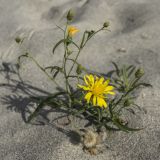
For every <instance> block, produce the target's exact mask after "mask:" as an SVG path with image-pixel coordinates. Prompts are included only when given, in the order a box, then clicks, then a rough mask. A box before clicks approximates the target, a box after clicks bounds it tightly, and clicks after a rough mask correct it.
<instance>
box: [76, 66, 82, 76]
mask: <svg viewBox="0 0 160 160" xmlns="http://www.w3.org/2000/svg"><path fill="white" fill-rule="evenodd" d="M82 70H83V67H82V65H80V64H79V65H78V66H77V69H76V73H77V74H78V75H79V74H81V73H82Z"/></svg>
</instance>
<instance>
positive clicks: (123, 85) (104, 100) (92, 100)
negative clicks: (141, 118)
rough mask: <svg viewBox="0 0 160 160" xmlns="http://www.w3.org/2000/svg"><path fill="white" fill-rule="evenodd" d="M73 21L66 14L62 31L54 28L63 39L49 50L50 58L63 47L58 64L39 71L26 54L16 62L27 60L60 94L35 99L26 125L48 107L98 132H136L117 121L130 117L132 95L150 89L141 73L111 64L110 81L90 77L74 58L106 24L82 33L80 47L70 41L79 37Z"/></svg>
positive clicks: (87, 70) (122, 121)
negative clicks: (79, 119) (60, 81)
mask: <svg viewBox="0 0 160 160" xmlns="http://www.w3.org/2000/svg"><path fill="white" fill-rule="evenodd" d="M73 19H74V14H73V12H72V11H71V10H70V11H69V12H68V13H67V16H66V25H65V27H64V28H61V27H59V26H58V28H59V29H60V30H61V31H62V32H63V37H62V39H60V40H59V41H58V42H57V44H55V46H54V47H53V51H52V54H56V53H55V51H56V49H57V47H58V46H60V45H62V46H63V47H64V54H63V61H62V62H63V63H62V64H59V65H54V64H53V66H46V67H42V66H41V65H40V64H39V63H38V62H37V60H36V59H35V58H33V57H32V55H31V54H30V53H28V52H26V53H25V54H23V55H21V56H20V57H19V58H18V62H19V64H20V62H21V58H22V57H26V58H30V59H31V60H32V61H33V62H34V63H35V64H36V65H37V66H38V67H39V68H40V70H41V71H42V72H44V74H46V75H47V76H48V78H49V79H50V80H51V81H53V83H54V84H55V85H56V86H57V87H60V88H61V91H53V94H51V95H49V96H48V97H45V98H40V97H36V99H37V100H38V104H37V108H36V109H35V111H34V112H33V113H32V114H31V115H30V116H29V117H28V122H30V121H31V120H32V119H33V118H34V117H35V116H36V115H38V113H39V111H40V110H41V109H42V108H43V107H44V106H46V105H48V106H51V107H59V108H63V109H65V110H66V111H67V113H68V114H69V115H72V116H75V117H76V116H81V117H82V118H84V119H86V120H88V121H90V124H91V125H93V126H94V127H96V129H97V130H100V129H101V128H106V129H108V130H111V129H113V130H123V131H125V132H129V131H138V130H140V129H141V128H139V129H137V128H131V127H129V124H128V122H125V123H124V120H123V119H122V118H121V117H122V115H123V111H124V110H128V111H132V112H131V113H133V110H134V109H135V108H134V106H135V105H136V104H135V96H134V93H135V92H137V90H138V89H139V88H140V87H141V86H145V87H148V86H150V84H147V83H144V82H142V80H141V79H142V77H143V75H144V70H143V69H142V68H137V67H135V66H133V65H131V66H123V67H119V65H117V64H116V63H115V62H112V64H113V66H114V70H113V71H112V75H111V76H110V77H106V76H103V74H101V73H98V74H97V73H96V72H95V73H94V72H92V73H90V72H89V69H86V68H85V67H84V66H83V65H81V64H80V63H79V62H78V57H79V55H80V54H81V52H82V50H83V48H84V47H85V46H86V45H87V43H88V41H89V40H90V39H92V38H94V37H95V36H96V34H98V33H99V32H105V31H107V30H108V27H109V22H105V23H104V24H102V27H100V28H99V29H97V30H86V31H84V32H83V34H82V38H81V39H80V43H76V42H75V40H74V39H75V36H76V34H80V32H79V31H80V29H79V28H78V27H75V26H72V25H70V22H71V21H72V20H73ZM20 41H21V40H20V38H16V42H17V43H20ZM73 47H74V53H73V50H72V49H73ZM75 50H76V53H75ZM72 54H74V55H75V58H72V57H73V56H72ZM88 61H89V60H88ZM68 62H69V63H70V65H69V66H67V65H68ZM59 74H62V75H63V77H64V81H65V86H64V88H63V87H62V86H60V85H59V84H58V81H57V79H56V78H57V75H59ZM106 75H107V74H106ZM71 79H75V82H77V85H76V87H74V86H73V85H72V83H71V81H70V80H71ZM125 116H126V115H125Z"/></svg>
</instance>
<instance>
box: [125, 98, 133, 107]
mask: <svg viewBox="0 0 160 160" xmlns="http://www.w3.org/2000/svg"><path fill="white" fill-rule="evenodd" d="M131 103H132V102H131V101H130V100H129V99H126V100H125V101H124V106H125V107H128V106H130V105H131Z"/></svg>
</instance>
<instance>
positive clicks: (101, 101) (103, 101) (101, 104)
mask: <svg viewBox="0 0 160 160" xmlns="http://www.w3.org/2000/svg"><path fill="white" fill-rule="evenodd" d="M97 105H98V106H100V107H105V108H106V107H107V103H106V102H105V100H104V99H103V98H100V97H97Z"/></svg>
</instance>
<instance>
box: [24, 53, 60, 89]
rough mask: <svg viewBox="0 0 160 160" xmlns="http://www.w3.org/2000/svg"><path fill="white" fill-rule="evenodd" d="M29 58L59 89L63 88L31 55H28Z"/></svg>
mask: <svg viewBox="0 0 160 160" xmlns="http://www.w3.org/2000/svg"><path fill="white" fill-rule="evenodd" d="M27 57H28V58H30V59H31V60H32V61H33V62H34V63H35V64H36V65H37V67H38V68H39V69H40V70H41V71H43V72H44V73H45V75H46V76H47V77H48V78H49V79H50V80H51V81H53V82H54V83H55V84H56V85H57V86H58V87H59V88H61V87H60V86H59V84H58V83H57V82H56V80H55V79H54V78H52V77H51V76H50V75H49V74H48V73H47V72H46V71H45V69H44V68H43V67H42V66H41V65H40V64H39V63H38V62H37V61H36V60H35V59H34V58H33V57H32V56H31V55H29V54H28V55H27Z"/></svg>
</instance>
